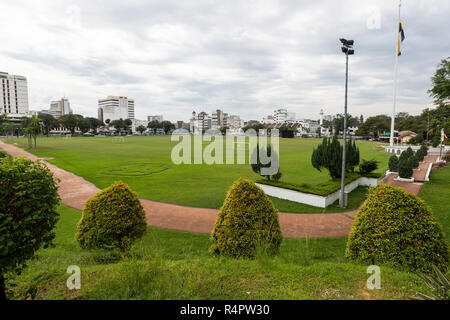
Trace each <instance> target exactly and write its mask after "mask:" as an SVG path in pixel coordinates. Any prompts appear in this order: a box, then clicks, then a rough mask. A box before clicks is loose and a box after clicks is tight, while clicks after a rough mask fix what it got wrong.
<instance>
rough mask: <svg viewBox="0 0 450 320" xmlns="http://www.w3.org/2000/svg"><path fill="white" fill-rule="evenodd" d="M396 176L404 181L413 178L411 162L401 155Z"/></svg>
mask: <svg viewBox="0 0 450 320" xmlns="http://www.w3.org/2000/svg"><path fill="white" fill-rule="evenodd" d="M402 154H403V153H402ZM398 176H399V177H400V178H404V179H410V178H411V177H412V176H413V167H412V162H411V161H410V159H409V158H407V157H402V156H401V155H400V159H399V160H398Z"/></svg>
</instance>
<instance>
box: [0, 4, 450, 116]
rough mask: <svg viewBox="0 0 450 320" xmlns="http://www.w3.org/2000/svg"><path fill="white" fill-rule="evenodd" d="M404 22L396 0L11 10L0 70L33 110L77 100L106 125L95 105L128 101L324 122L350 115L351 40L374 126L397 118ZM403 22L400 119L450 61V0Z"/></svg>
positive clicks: (353, 109) (354, 94)
mask: <svg viewBox="0 0 450 320" xmlns="http://www.w3.org/2000/svg"><path fill="white" fill-rule="evenodd" d="M397 15H398V2H397V1H395V0H386V1H362V0H348V1H345V0H343V1H340V0H339V1H336V0H329V1H326V0H314V1H303V0H292V1H287V0H286V1H282V0H279V1H276V0H240V1H207V0H195V1H178V0H176V1H168V0H162V1H156V0H150V1H137V0H127V1H123V0H120V1H116V0H109V1H95V0H86V1H76V0H73V1H61V0H60V1H39V0H33V1H21V0H14V1H1V2H0V26H1V30H2V32H0V71H5V72H9V73H10V74H19V75H23V76H26V77H27V78H28V89H29V102H30V109H32V110H41V109H44V108H48V107H49V102H50V101H51V100H55V99H58V98H60V97H62V96H67V97H68V98H69V99H70V102H71V105H72V108H73V109H74V112H75V113H79V114H83V115H85V116H96V114H97V99H99V98H103V97H105V96H107V95H125V96H128V97H132V98H134V99H135V103H136V117H137V118H138V119H145V118H146V116H147V115H153V114H163V115H164V117H165V118H166V119H169V120H185V121H186V120H188V118H189V116H190V113H191V112H192V110H196V111H206V112H211V111H212V110H213V109H215V108H221V109H223V110H224V111H225V112H228V113H230V114H239V115H241V117H242V118H243V119H245V120H249V119H258V120H260V119H261V118H262V117H263V116H265V115H267V114H271V113H272V112H273V110H274V109H275V108H278V107H280V106H283V107H286V108H288V109H289V111H292V112H295V113H296V114H297V117H298V118H313V119H317V118H318V113H319V110H320V109H321V108H323V109H324V110H325V113H326V114H336V113H339V112H342V110H343V101H344V81H345V56H344V54H342V53H341V52H340V43H339V38H340V37H346V38H348V39H354V40H355V50H356V54H355V56H351V57H350V67H349V72H350V80H349V112H350V113H351V114H354V115H359V114H364V115H365V116H366V117H367V116H370V115H376V114H381V113H389V112H390V110H391V109H392V96H393V69H394V52H395V39H396V30H397ZM401 15H402V20H403V25H404V30H405V34H406V39H405V41H404V42H403V44H402V49H403V50H402V52H403V54H402V56H401V57H400V58H399V88H398V111H406V112H409V113H412V114H417V113H419V112H420V110H421V109H423V108H425V107H427V106H429V105H431V104H432V101H431V99H430V98H429V96H428V94H427V93H426V91H427V90H428V89H429V88H430V77H431V76H432V75H433V73H434V71H435V69H436V66H437V64H438V63H439V62H440V60H441V59H443V58H445V57H447V56H450V33H449V32H448V18H449V17H450V1H448V0H404V1H403V4H402V14H401Z"/></svg>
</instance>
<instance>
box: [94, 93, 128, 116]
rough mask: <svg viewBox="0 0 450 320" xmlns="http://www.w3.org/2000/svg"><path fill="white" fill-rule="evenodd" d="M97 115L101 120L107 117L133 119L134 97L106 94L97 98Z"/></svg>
mask: <svg viewBox="0 0 450 320" xmlns="http://www.w3.org/2000/svg"><path fill="white" fill-rule="evenodd" d="M98 115H99V116H100V115H101V117H102V119H100V117H99V120H102V121H106V119H109V120H111V121H113V120H119V119H124V120H125V119H131V120H133V119H134V99H130V98H127V97H123V96H108V97H106V98H104V99H99V100H98Z"/></svg>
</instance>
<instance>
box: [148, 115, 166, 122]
mask: <svg viewBox="0 0 450 320" xmlns="http://www.w3.org/2000/svg"><path fill="white" fill-rule="evenodd" d="M147 121H148V122H152V121H158V122H163V121H164V117H163V116H162V114H160V115H156V116H148V117H147Z"/></svg>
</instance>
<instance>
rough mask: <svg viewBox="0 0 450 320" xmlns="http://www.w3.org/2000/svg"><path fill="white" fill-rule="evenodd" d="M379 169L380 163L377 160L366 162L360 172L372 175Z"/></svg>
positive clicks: (362, 164) (360, 167)
mask: <svg viewBox="0 0 450 320" xmlns="http://www.w3.org/2000/svg"><path fill="white" fill-rule="evenodd" d="M377 168H378V161H377V160H375V159H372V160H364V159H363V161H362V162H361V164H360V165H359V172H360V173H361V174H367V173H370V172H372V171H374V170H376V169H377Z"/></svg>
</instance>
